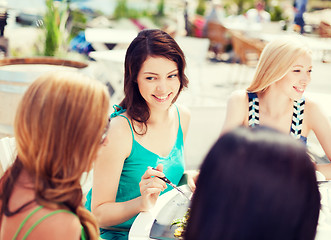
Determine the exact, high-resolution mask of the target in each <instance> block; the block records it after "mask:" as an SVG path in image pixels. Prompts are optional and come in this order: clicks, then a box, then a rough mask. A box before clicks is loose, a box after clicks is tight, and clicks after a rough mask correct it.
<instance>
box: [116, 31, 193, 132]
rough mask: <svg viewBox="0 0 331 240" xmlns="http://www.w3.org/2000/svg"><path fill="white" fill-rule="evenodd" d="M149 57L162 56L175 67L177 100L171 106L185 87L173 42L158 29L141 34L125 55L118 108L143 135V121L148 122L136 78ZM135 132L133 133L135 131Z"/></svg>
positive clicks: (181, 56)
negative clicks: (176, 72)
mask: <svg viewBox="0 0 331 240" xmlns="http://www.w3.org/2000/svg"><path fill="white" fill-rule="evenodd" d="M149 56H162V57H165V58H167V59H169V60H171V61H173V62H175V63H176V64H177V67H178V76H179V79H180V87H179V91H178V94H177V96H176V97H175V98H174V100H173V101H174V102H175V101H176V99H177V97H178V95H179V93H180V92H181V91H182V90H183V88H184V87H187V85H188V79H187V77H186V75H185V73H184V70H185V66H186V61H185V57H184V54H183V51H182V50H181V49H180V47H179V46H178V44H177V43H176V41H175V40H174V39H173V38H172V37H171V36H170V35H169V34H168V33H166V32H164V31H162V30H159V29H149V30H143V31H141V32H140V33H139V34H138V36H137V37H136V38H135V39H134V40H133V41H132V43H131V44H130V46H129V48H128V50H127V52H126V56H125V64H124V65H125V73H124V95H125V97H124V99H123V101H122V102H121V103H120V106H122V107H123V108H125V109H126V111H127V113H128V115H129V116H130V117H131V118H132V120H134V121H136V122H139V123H143V124H144V125H145V132H146V131H147V125H146V121H147V120H148V119H149V116H150V112H149V108H148V106H147V104H146V102H145V100H144V98H143V97H142V96H141V94H140V92H139V88H138V83H137V77H138V73H139V71H140V69H141V66H142V64H143V63H144V62H145V60H146V59H147V57H149ZM133 127H134V124H133ZM134 130H135V129H134ZM135 132H136V133H137V131H136V130H135ZM145 132H143V134H144V133H145ZM137 134H139V133H137Z"/></svg>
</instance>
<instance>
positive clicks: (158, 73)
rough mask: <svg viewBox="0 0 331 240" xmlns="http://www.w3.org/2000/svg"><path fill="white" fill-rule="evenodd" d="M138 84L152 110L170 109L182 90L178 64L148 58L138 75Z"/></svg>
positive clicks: (166, 60) (165, 59) (163, 59)
mask: <svg viewBox="0 0 331 240" xmlns="http://www.w3.org/2000/svg"><path fill="white" fill-rule="evenodd" d="M137 82H138V87H139V91H140V94H141V96H142V97H143V98H144V99H145V101H146V103H147V105H148V107H149V108H150V109H151V108H153V107H157V108H160V107H161V108H162V107H164V108H169V107H170V105H171V104H172V102H173V99H174V98H175V97H176V96H177V94H178V91H179V88H180V79H179V77H178V67H177V64H176V63H175V62H173V61H171V60H169V59H167V58H164V57H148V58H147V59H146V61H145V62H144V63H143V65H142V67H141V69H140V71H139V73H138V78H137Z"/></svg>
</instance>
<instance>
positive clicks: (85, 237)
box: [13, 206, 87, 240]
mask: <svg viewBox="0 0 331 240" xmlns="http://www.w3.org/2000/svg"><path fill="white" fill-rule="evenodd" d="M42 208H43V206H39V207H36V208H35V209H34V210H33V211H32V212H30V213H29V214H28V215H27V216H26V217H25V218H24V220H23V221H22V222H21V224H20V226H19V227H18V229H17V231H16V233H15V235H14V237H13V240H16V239H17V236H18V234H19V233H20V231H21V230H22V228H23V226H24V224H25V223H26V222H27V221H28V220H29V218H30V217H31V216H32V215H33V214H35V213H36V212H38V211H39V210H40V209H42ZM60 212H67V213H71V214H74V213H73V212H71V211H68V210H65V209H59V210H55V211H53V212H51V213H48V214H46V215H45V216H43V217H41V218H40V219H39V220H38V221H36V222H35V223H34V224H33V225H32V226H31V227H30V228H29V229H28V231H26V233H25V234H24V236H23V238H22V240H25V239H26V238H27V237H28V236H29V234H30V233H31V232H32V230H33V229H34V228H35V227H36V226H37V225H38V224H39V223H41V222H42V221H43V220H45V219H46V218H48V217H50V216H52V215H54V214H56V213H60ZM74 215H75V214H74ZM81 228H82V230H81V240H86V239H87V236H86V233H85V231H84V228H83V226H81Z"/></svg>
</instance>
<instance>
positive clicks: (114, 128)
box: [108, 114, 132, 141]
mask: <svg viewBox="0 0 331 240" xmlns="http://www.w3.org/2000/svg"><path fill="white" fill-rule="evenodd" d="M122 115H123V116H125V117H126V118H125V117H122V116H116V117H114V118H112V119H111V122H110V128H109V134H108V137H109V138H110V139H114V138H117V139H118V140H119V141H121V139H123V141H127V139H128V138H131V136H132V134H131V127H130V123H129V121H130V118H129V117H128V116H127V115H126V114H122Z"/></svg>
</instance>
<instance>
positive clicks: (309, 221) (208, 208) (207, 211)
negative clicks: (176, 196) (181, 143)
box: [185, 127, 320, 240]
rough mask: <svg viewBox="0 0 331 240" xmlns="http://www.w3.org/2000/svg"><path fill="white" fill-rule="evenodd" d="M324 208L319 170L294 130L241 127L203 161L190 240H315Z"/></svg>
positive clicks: (188, 228) (218, 144)
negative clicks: (321, 210) (321, 201)
mask: <svg viewBox="0 0 331 240" xmlns="http://www.w3.org/2000/svg"><path fill="white" fill-rule="evenodd" d="M319 209H320V195H319V191H318V186H317V183H316V176H315V169H314V166H313V164H312V162H311V160H310V158H309V155H308V154H307V152H306V148H305V146H304V145H303V144H302V143H301V142H300V141H297V140H295V139H292V138H291V137H290V136H289V135H285V134H282V133H279V132H276V131H274V130H271V129H265V128H255V129H249V128H243V127H240V128H238V129H236V130H234V131H232V132H229V133H227V134H225V135H223V136H222V137H221V138H220V139H218V141H217V142H216V143H215V145H214V146H213V147H212V148H211V150H210V152H209V153H208V155H207V157H206V158H205V160H204V162H203V164H202V166H201V172H200V176H199V179H198V181H197V189H196V191H195V194H194V197H193V202H192V206H191V216H190V220H189V223H188V226H187V231H186V237H185V239H186V240H191V239H209V240H213V239H222V240H230V239H231V240H241V239H254V240H259V239H268V240H273V239H275V240H276V239H277V240H278V239H282V240H294V239H300V240H313V239H314V236H315V233H316V226H317V221H318V216H319Z"/></svg>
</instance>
